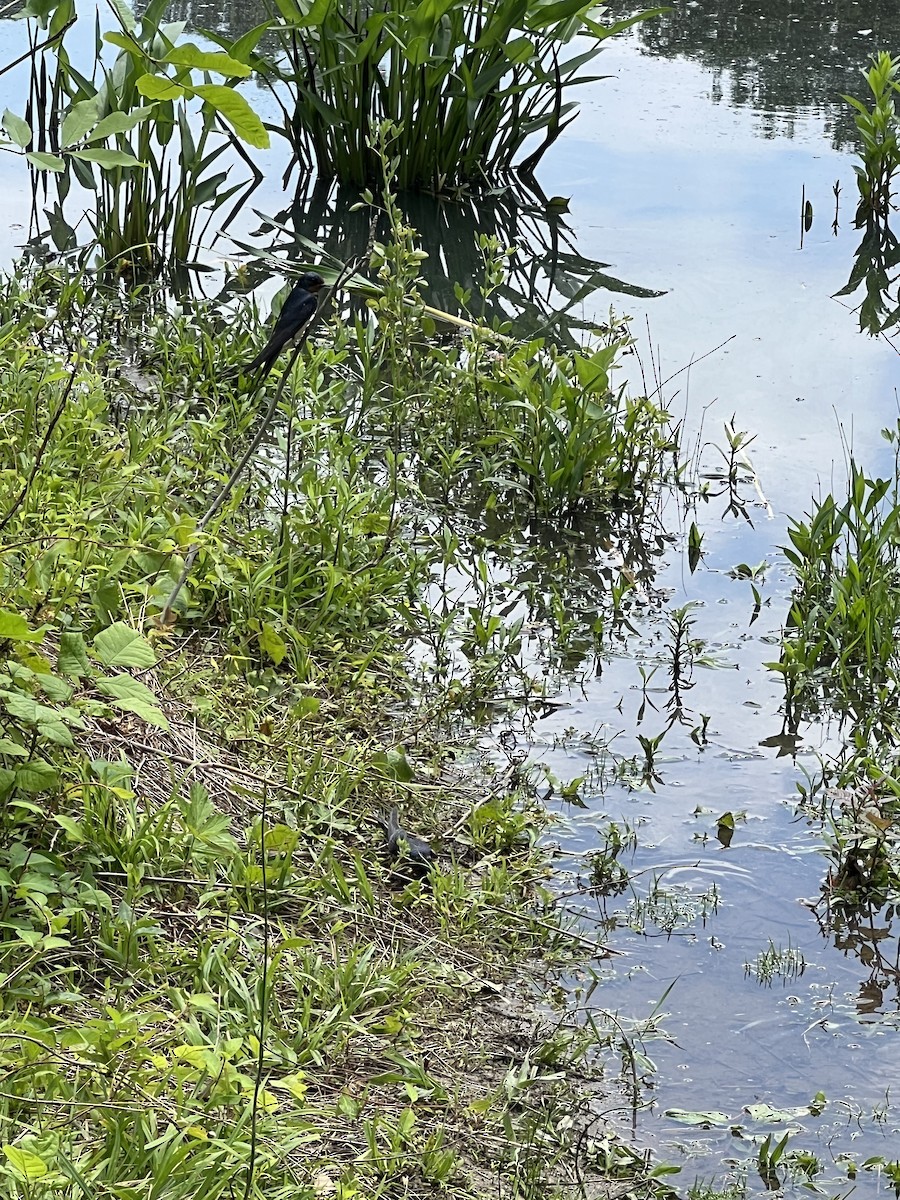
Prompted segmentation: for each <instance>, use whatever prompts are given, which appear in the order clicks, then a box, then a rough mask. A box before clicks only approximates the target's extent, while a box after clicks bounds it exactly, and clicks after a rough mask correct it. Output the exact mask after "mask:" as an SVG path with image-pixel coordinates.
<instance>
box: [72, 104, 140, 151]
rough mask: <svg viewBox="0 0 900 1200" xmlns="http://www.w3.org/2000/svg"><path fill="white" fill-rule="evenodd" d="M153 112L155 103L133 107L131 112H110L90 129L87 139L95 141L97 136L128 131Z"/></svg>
mask: <svg viewBox="0 0 900 1200" xmlns="http://www.w3.org/2000/svg"><path fill="white" fill-rule="evenodd" d="M155 112H156V105H155V104H144V105H142V106H141V107H140V108H133V109H132V110H131V112H127V113H126V112H111V113H110V114H109V116H106V117H104V118H103V120H102V121H100V122H98V124H97V125H96V126H95V128H94V129H92V130H91V136H90V139H89V140H90V141H92V142H96V141H97V140H98V139H99V138H107V137H112V136H113V134H116V133H128V132H129V131H130V130H132V129H134V128H135V126H136V125H140V124H141V122H142V121H146V120H147V118H148V117H152V116H153V114H154V113H155Z"/></svg>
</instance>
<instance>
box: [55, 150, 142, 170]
mask: <svg viewBox="0 0 900 1200" xmlns="http://www.w3.org/2000/svg"><path fill="white" fill-rule="evenodd" d="M71 153H72V157H73V158H80V159H82V160H83V161H84V162H95V163H96V164H97V165H98V166H99V167H103V169H104V170H107V171H108V170H110V169H112V168H113V167H146V165H147V164H146V163H144V162H141V161H140V159H138V158H135V157H134V155H133V154H128V153H127V151H125V150H106V149H104V148H103V147H102V146H97V147H95V148H93V149H88V150H73V151H72V152H71Z"/></svg>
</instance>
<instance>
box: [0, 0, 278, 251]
mask: <svg viewBox="0 0 900 1200" xmlns="http://www.w3.org/2000/svg"><path fill="white" fill-rule="evenodd" d="M114 11H115V13H116V15H117V17H118V18H119V21H120V23H121V27H122V28H121V31H114V32H108V33H104V34H103V35H102V37H101V33H100V27H99V16H98V23H97V26H96V33H95V40H96V58H95V62H94V70H93V77H92V78H88V77H87V76H85V75H84V74H82V73H81V72H80V71H79V70H77V69H76V68H75V66H74V65H73V64H72V62H71V60H70V58H69V55H68V53H67V51H66V49H65V47H64V44H63V43H62V42H60V43H57V44H54V46H53V47H52V48H51V49H47V50H45V52H44V55H43V56H42V57H41V61H40V64H38V63H36V62H35V63H34V65H33V69H32V89H31V90H32V94H31V98H30V101H29V106H28V107H29V111H30V113H32V114H34V115H33V116H32V118H31V123H29V122H27V121H25V120H23V119H22V118H21V117H18V116H16V115H15V114H13V113H10V112H9V110H7V111H6V112H5V113H4V115H3V118H2V124H3V127H4V129H5V130H6V132H7V134H8V135H9V137H10V139H11V141H12V143H13V144H14V145H15V146H17V147H19V148H20V149H21V150H22V151H23V152H25V153H26V157H27V158H28V160H29V162H30V163H31V164H32V166H33V167H35V168H36V169H38V170H40V171H49V172H51V173H53V174H54V175H55V177H56V186H57V191H58V196H59V200H58V203H57V204H56V205H55V206H54V208H53V209H52V210H51V212H50V214H49V215H50V232H51V234H52V236H53V238H54V241H55V242H56V245H57V248H58V249H60V250H63V249H71V248H72V247H73V246H74V245H75V230H74V228H73V227H72V226H71V224H70V223H68V222H67V221H66V219H65V216H64V206H65V201H66V198H67V196H68V194H69V189H70V186H71V176H72V175H74V177H75V179H76V180H77V182H78V183H79V184H80V185H81V186H82V187H84V188H87V189H89V190H90V191H91V192H93V193H95V195H96V203H95V207H94V208H92V209H91V210H89V211H88V213H87V216H88V219H89V221H90V222H91V225H92V228H93V232H94V235H95V237H96V240H97V244H98V245H99V247H100V250H101V252H102V254H103V256H104V259H105V260H106V262H107V263H108V264H110V265H116V266H118V268H119V270H121V271H125V272H126V273H134V272H135V271H137V270H151V271H158V270H159V269H161V268H162V267H163V266H165V267H167V268H169V269H175V268H178V267H180V266H183V265H184V264H186V263H188V262H189V261H190V260H191V258H192V257H193V254H194V253H195V252H196V248H197V245H198V243H199V241H200V240H201V238H202V232H203V229H205V228H206V227H208V224H209V221H210V220H211V218H212V216H213V215H214V214H215V212H216V211H217V210H219V209H220V208H222V206H223V205H224V204H225V203H226V202H227V201H228V200H229V198H231V197H233V196H234V195H235V194H236V193H237V192H239V191H240V190H241V189H242V188H243V187H244V186H245V185H244V184H243V183H234V182H232V181H231V179H230V177H229V171H228V169H227V166H225V165H224V164H222V163H220V161H219V160H220V159H221V158H222V155H223V154H224V153H225V151H226V150H227V149H228V148H229V147H230V146H231V145H233V144H234V143H235V141H236V140H238V139H239V140H240V141H243V142H246V143H247V144H249V145H250V146H253V147H257V148H264V147H266V146H268V144H269V139H268V134H267V133H266V131H265V129H264V128H263V124H262V121H261V120H260V118H259V116H258V115H257V114H256V113H255V112H254V110H253V109H252V108H251V107H250V105H249V104H248V102H247V100H246V99H245V98H244V97H243V95H242V94H241V93H240V92H238V91H237V90H236V89H235V86H234V85H235V84H236V83H237V82H238V81H240V80H241V79H243V78H245V77H246V76H248V75H249V74H250V67H249V66H248V65H247V64H246V62H245V61H239V60H237V59H235V58H232V57H231V56H229V55H228V54H225V53H218V52H216V53H211V52H208V51H201V50H200V49H199V48H198V47H197V46H196V45H194V44H193V43H191V42H180V41H179V39H180V37H181V34H182V31H183V28H184V24H183V23H178V22H176V23H165V22H164V21H163V19H162V18H163V15H164V12H165V4H164V3H163V2H162V0H154V3H152V4H151V5H150V6H149V7H148V8H147V9H146V10H145V12H144V13H143V15H142V17H141V19H140V22H137V21H136V20H135V19H134V17H133V16H132V15H131V13H130V11H129V10H128V9H126V8H125V7H124V6H117V7H116V8H115V9H114ZM103 42H106V43H107V44H109V45H113V46H116V47H118V50H119V53H118V55H117V57H116V59H115V60H114V61H113V63H112V64H111V65H108V64H107V63H106V61H105V60H104V59H103V58H101V49H102V44H103ZM250 49H251V47H250V46H245V51H244V52H245V54H249V52H250ZM48 59H49V61H50V63H51V71H50V72H49V73H50V74H52V75H53V83H52V88H53V93H54V95H55V96H57V97H58V99H59V103H58V107H56V108H54V110H53V111H52V113H51V112H48V110H47V108H46V106H45V105H44V104H43V103H42V102H41V97H42V95H43V94H44V93H45V90H46V86H47V75H48V68H47V60H48ZM198 73H199V80H198V79H197V78H196V77H195V75H196V74H198ZM212 75H218V76H222V77H224V78H225V79H226V80H228V81H229V82H228V83H227V84H220V83H213V82H211V76H212ZM220 121H221V122H223V123H224V124H225V126H226V127H227V129H228V132H225V133H223V132H222V129H221V127H220ZM54 122H58V124H56V123H54ZM35 145H40V146H45V145H49V146H50V147H51V149H52V152H49V151H48V150H46V149H40V150H35V149H29V147H34V146H35ZM232 170H233V168H232Z"/></svg>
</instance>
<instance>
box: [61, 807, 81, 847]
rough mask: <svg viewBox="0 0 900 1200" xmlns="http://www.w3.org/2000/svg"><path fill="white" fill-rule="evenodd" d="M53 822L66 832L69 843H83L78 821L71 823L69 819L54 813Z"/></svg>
mask: <svg viewBox="0 0 900 1200" xmlns="http://www.w3.org/2000/svg"><path fill="white" fill-rule="evenodd" d="M53 820H54V821H55V822H56V823H57V825H59V826H60V828H61V829H64V830H65V831H66V834H67V835H68V838H69V841H70V842H83V841H84V833H83V831H82V828H81V825H80V823H79V822H78V821H73V819H72V818H71V817H67V816H66V815H65V814H64V813H54V814H53Z"/></svg>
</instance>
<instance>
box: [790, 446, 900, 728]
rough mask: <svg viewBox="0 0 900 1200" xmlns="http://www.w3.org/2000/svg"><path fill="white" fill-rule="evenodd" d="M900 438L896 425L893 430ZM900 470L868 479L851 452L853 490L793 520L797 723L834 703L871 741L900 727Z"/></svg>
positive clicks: (793, 710)
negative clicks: (899, 714)
mask: <svg viewBox="0 0 900 1200" xmlns="http://www.w3.org/2000/svg"><path fill="white" fill-rule="evenodd" d="M886 436H887V437H888V440H889V441H891V442H892V443H893V444H894V445H895V447H896V446H897V445H898V443H897V434H896V432H890V431H888V432H887V433H886ZM898 521H900V493H898V476H897V474H896V472H895V475H894V478H893V479H869V478H868V477H867V476H866V475H865V474H864V473H863V472H862V471H861V470H860V468H859V467H858V466H857V464H856V463H855V462H854V461H853V460H852V459H851V462H850V479H849V486H848V492H847V496H846V498H844V499H842V500H836V499H835V498H834V496H832V495H828V496H826V497H824V499H822V500H819V501H817V502H816V503H815V504H814V505H813V508H812V511H811V513H810V516H809V517H808V519H807V520H806V521H799V520H793V521H792V522H791V524H790V526H789V528H788V536H789V538H790V542H791V544H790V546H789V547H786V548H785V550H784V553H785V556H786V558H787V560H788V562H789V563H790V564H791V566H792V567H793V569H794V574H795V580H796V582H795V587H794V594H793V598H792V602H791V609H790V613H789V615H788V619H787V623H786V627H785V634H784V642H783V646H782V653H781V658H780V660H779V662H778V663H773V664H770V666H772V668H773V669H774V670H777V671H779V672H780V673H781V675H782V676H783V678H784V683H785V694H786V701H787V707H788V718H789V721H790V723H791V725H792V727H794V728H796V725H797V723H798V722H799V721H800V720H801V719H802V718H803V717H804V716H805V715H808V714H810V713H813V712H816V711H818V710H819V707H820V705H821V703H822V702H826V703H827V704H828V705H829V706H830V707H831V708H832V709H833V710H834V711H836V712H837V713H838V714H840V716H841V717H843V718H847V719H849V721H850V722H851V725H852V728H853V729H854V730H855V731H856V734H857V736H858V737H860V738H861V739H862V740H863V742H865V741H867V740H868V738H869V736H870V735H876V736H879V737H881V738H883V737H885V736H893V735H892V733H891V731H892V730H893V729H894V728H895V725H896V719H895V704H894V698H893V697H894V690H895V687H896V682H897V679H898V672H900V659H898V654H897V641H896V636H895V634H896V630H897V628H898V622H900V589H898V582H900V558H898V546H900V540H898Z"/></svg>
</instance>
